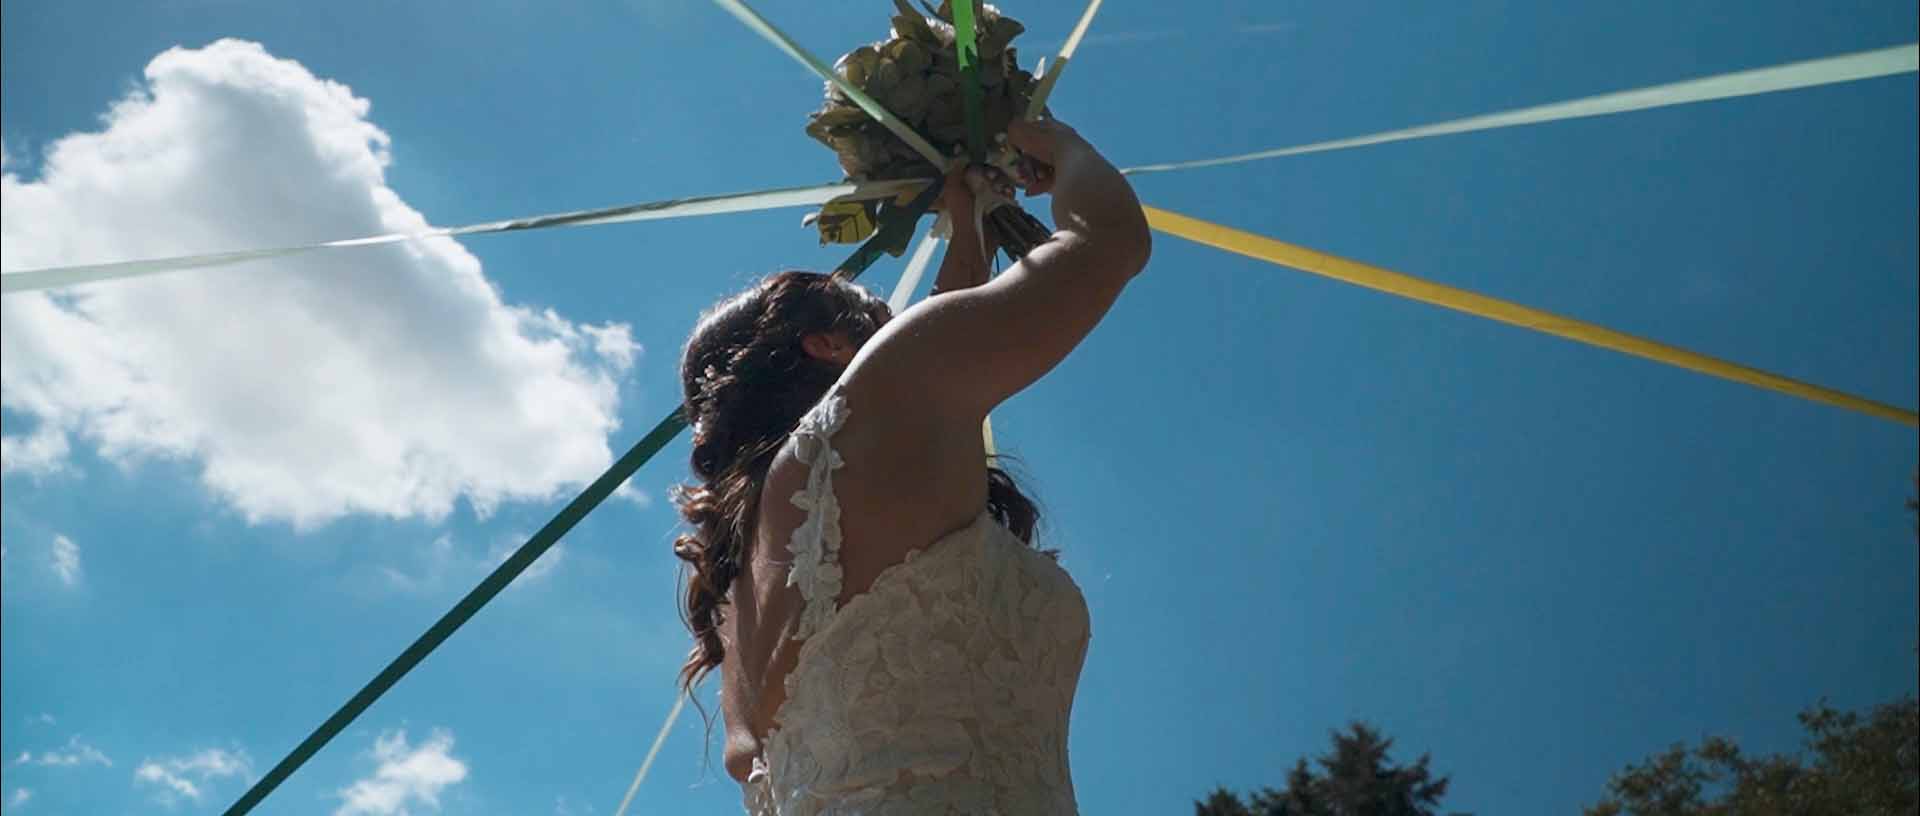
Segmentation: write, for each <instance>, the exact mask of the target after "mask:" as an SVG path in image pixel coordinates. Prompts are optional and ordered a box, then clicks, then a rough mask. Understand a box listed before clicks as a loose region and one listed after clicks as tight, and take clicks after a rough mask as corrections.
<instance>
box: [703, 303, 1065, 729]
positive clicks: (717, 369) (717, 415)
mask: <svg viewBox="0 0 1920 816" xmlns="http://www.w3.org/2000/svg"><path fill="white" fill-rule="evenodd" d="M891 316H892V314H891V312H890V311H889V310H888V309H887V305H886V303H885V302H884V301H881V300H880V299H879V298H877V297H875V296H874V295H873V294H872V293H870V292H868V291H866V290H865V289H862V288H860V287H859V286H856V285H854V284H853V283H850V282H848V281H844V280H841V279H839V278H835V277H832V276H829V275H822V274H817V273H813V272H802V271H787V272H781V273H779V274H777V275H773V276H772V277H769V278H767V279H765V280H762V281H760V282H759V283H757V284H754V285H753V286H751V287H749V288H748V289H747V290H746V291H744V292H741V293H739V294H737V295H734V296H733V297H730V298H728V299H726V300H724V301H721V302H720V303H719V305H716V306H715V307H713V308H712V309H711V310H709V311H708V312H707V313H706V314H705V315H703V316H702V317H701V319H700V323H699V325H698V326H696V327H695V328H694V330H693V335H692V337H690V338H689V339H688V340H687V347H686V350H685V351H684V352H683V353H682V355H681V358H680V381H681V385H682V387H683V388H684V390H685V396H686V403H685V411H686V416H687V418H688V420H689V421H690V422H691V423H692V425H693V455H692V467H693V476H694V479H695V481H694V482H693V483H691V484H685V485H680V486H678V487H677V488H675V489H674V491H673V501H674V503H675V504H676V505H677V506H678V507H679V508H680V515H681V517H682V518H683V519H685V520H686V523H687V525H688V527H690V528H691V529H690V530H689V531H688V532H686V533H685V534H683V535H681V536H679V537H678V538H677V539H675V540H674V542H673V554H674V555H675V556H678V557H679V558H680V560H682V561H684V562H686V565H687V571H686V586H685V591H686V609H685V622H686V625H687V631H688V632H690V633H692V635H693V641H694V644H693V649H692V651H691V652H689V653H688V655H687V660H686V663H685V664H684V665H682V666H681V668H680V686H681V689H682V690H683V691H686V692H691V691H692V690H693V687H694V686H695V685H698V684H699V682H700V681H701V680H702V679H703V678H705V677H706V675H707V673H708V672H711V671H712V670H713V669H714V668H715V667H717V666H719V665H720V661H721V659H722V658H723V657H724V656H725V655H726V646H725V645H724V644H723V643H722V641H721V640H720V631H719V626H720V622H721V620H722V619H723V617H724V615H725V614H726V612H725V608H726V606H727V604H728V599H727V593H728V590H729V589H731V588H732V586H733V581H734V579H735V578H736V577H738V576H739V574H740V564H741V563H742V562H743V561H744V560H745V559H746V558H747V557H748V555H749V553H748V548H749V547H750V546H751V545H752V542H753V532H754V526H755V523H756V518H755V511H756V510H757V509H758V508H759V505H760V488H761V484H762V483H763V482H764V481H765V480H766V476H767V469H768V468H769V467H771V466H772V464H773V458H774V455H775V454H777V453H779V451H780V448H781V446H782V445H784V444H785V442H786V439H787V436H788V434H790V433H792V432H793V429H794V428H795V427H796V426H797V425H799V423H800V417H801V416H803V415H805V414H806V412H807V411H808V410H809V409H811V408H812V407H813V406H814V405H815V404H816V403H818V402H819V401H820V399H821V398H822V397H824V396H826V393H827V389H828V388H830V387H832V386H833V384H834V382H835V381H837V380H838V379H839V377H840V374H841V371H842V369H841V368H840V367H839V366H837V365H834V364H832V363H829V362H826V361H823V360H818V359H815V358H813V357H812V356H810V355H808V354H807V353H806V351H805V350H804V349H803V348H801V340H802V339H803V338H805V337H806V336H807V335H810V334H821V333H831V332H842V331H844V332H846V333H847V335H848V336H849V337H850V338H852V340H853V341H854V343H855V344H856V345H858V344H861V343H865V342H866V341H867V340H868V339H869V338H871V337H872V336H873V335H874V333H875V332H877V331H879V329H880V326H881V325H882V324H884V323H886V321H887V320H888V319H889V318H890V317H891ZM987 509H988V512H989V513H991V514H992V515H993V517H994V518H995V519H996V520H997V521H999V522H1000V523H1001V524H1003V525H1005V526H1006V527H1007V529H1008V530H1010V531H1011V532H1013V533H1014V535H1016V536H1018V537H1019V538H1020V540H1022V541H1025V542H1028V543H1029V544H1031V543H1032V540H1033V532H1034V527H1035V526H1036V525H1037V524H1038V523H1039V520H1040V512H1039V508H1038V507H1036V506H1035V505H1034V503H1033V501H1032V500H1031V499H1028V498H1027V497H1026V495H1025V494H1023V493H1021V492H1020V489H1019V487H1018V486H1017V485H1016V484H1015V482H1014V480H1013V478H1012V477H1011V476H1009V475H1008V474H1007V473H1006V471H1004V470H1002V469H1001V468H999V467H992V466H990V467H988V469H987Z"/></svg>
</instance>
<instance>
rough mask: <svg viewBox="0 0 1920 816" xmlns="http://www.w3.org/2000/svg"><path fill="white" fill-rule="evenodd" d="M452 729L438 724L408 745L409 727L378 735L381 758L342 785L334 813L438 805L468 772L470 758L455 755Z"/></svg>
mask: <svg viewBox="0 0 1920 816" xmlns="http://www.w3.org/2000/svg"><path fill="white" fill-rule="evenodd" d="M452 752H453V735H452V734H451V733H448V732H447V731H444V730H439V729H436V730H434V732H433V733H432V734H431V735H430V736H428V737H427V740H426V742H423V743H421V744H420V746H419V747H410V746H408V745H407V732H406V731H405V730H400V731H390V732H387V733H385V734H381V735H380V736H379V737H378V738H376V739H375V740H374V743H373V751H372V756H373V759H374V761H376V762H378V763H380V765H379V767H377V768H375V769H374V772H373V775H372V776H369V777H366V778H363V779H359V780H356V781H354V783H353V784H352V785H349V786H347V787H345V788H342V789H341V790H340V798H341V799H342V800H343V801H342V803H341V805H340V807H339V809H337V810H335V811H334V812H333V816H362V814H365V816H399V815H400V814H407V813H410V812H411V811H409V810H408V805H410V804H414V803H419V804H422V805H425V806H427V807H428V808H430V809H433V810H439V809H440V793H441V792H442V791H444V790H446V788H447V787H448V786H450V785H454V784H458V783H459V782H460V781H462V780H464V779H466V778H467V763H466V762H464V761H462V760H461V759H459V758H458V757H455V756H453V753H452Z"/></svg>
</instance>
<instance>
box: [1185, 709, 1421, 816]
mask: <svg viewBox="0 0 1920 816" xmlns="http://www.w3.org/2000/svg"><path fill="white" fill-rule="evenodd" d="M1332 737H1333V750H1332V751H1331V752H1329V753H1327V754H1323V755H1321V756H1319V757H1317V758H1316V759H1315V763H1316V764H1317V765H1318V766H1319V768H1318V770H1316V769H1315V768H1314V767H1312V766H1310V765H1308V764H1307V760H1306V759H1304V758H1302V759H1300V760H1298V761H1296V762H1295V763H1294V765H1293V770H1291V771H1289V772H1288V773H1287V780H1286V785H1285V787H1282V788H1279V789H1274V788H1270V787H1263V788H1261V789H1260V790H1257V791H1253V792H1252V793H1250V794H1249V795H1248V798H1247V799H1246V800H1242V799H1241V798H1240V797H1239V796H1238V795H1236V794H1234V793H1233V792H1232V791H1230V790H1227V789H1226V788H1224V787H1223V788H1218V789H1216V790H1214V792H1213V793H1212V794H1209V795H1208V797H1207V798H1206V799H1205V800H1202V801H1198V802H1194V803H1193V813H1194V816H1434V815H1435V814H1436V813H1438V812H1439V811H1438V810H1437V809H1438V808H1439V806H1440V798H1441V797H1443V796H1445V795H1446V794H1447V784H1448V781H1449V780H1448V778H1447V777H1444V776H1442V777H1439V778H1437V779H1436V778H1434V776H1433V772H1432V771H1431V770H1430V769H1429V768H1428V767H1427V765H1428V761H1429V757H1428V755H1426V754H1422V755H1421V756H1420V758H1419V759H1417V760H1414V761H1413V763H1412V764H1409V765H1395V764H1394V763H1393V761H1392V759H1391V758H1390V757H1389V756H1388V755H1387V751H1388V750H1390V749H1391V748H1392V747H1393V740H1391V739H1388V738H1386V737H1384V736H1382V735H1381V734H1380V732H1379V731H1378V730H1377V729H1375V728H1373V727H1372V726H1369V725H1367V724H1365V723H1359V722H1356V723H1352V724H1350V725H1348V726H1347V730H1346V731H1345V732H1340V731H1335V732H1333V734H1332Z"/></svg>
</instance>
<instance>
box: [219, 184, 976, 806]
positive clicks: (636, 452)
mask: <svg viewBox="0 0 1920 816" xmlns="http://www.w3.org/2000/svg"><path fill="white" fill-rule="evenodd" d="M941 184H942V180H941V179H935V180H934V181H933V183H931V184H929V185H927V188H926V189H925V190H922V191H920V194H919V195H917V196H915V197H914V198H913V200H912V201H911V202H909V203H907V204H906V205H904V206H898V207H893V208H891V209H889V210H888V211H887V212H886V213H884V214H883V216H882V218H881V227H880V230H879V232H877V233H875V234H874V236H873V237H872V238H870V239H868V240H867V242H866V243H865V244H862V245H860V248H859V249H857V250H854V253H853V255H852V256H850V257H848V258H847V260H846V262H844V263H842V264H840V266H839V268H838V269H836V270H835V271H834V274H836V275H840V276H842V277H845V278H848V279H853V278H857V277H859V275H860V273H862V272H865V271H866V269H867V267H869V266H872V265H873V262H874V261H876V260H879V258H880V255H881V254H883V253H885V252H887V251H888V249H889V248H891V247H894V246H896V245H897V246H899V247H901V248H904V247H905V246H906V244H907V242H908V241H909V240H911V239H912V237H913V230H914V226H915V224H917V223H918V222H919V220H920V216H921V215H924V214H925V213H926V211H927V209H928V208H930V207H932V206H933V202H934V200H935V199H936V198H937V197H938V196H939V195H940V187H941ZM686 427H687V419H686V416H685V414H684V413H683V412H682V409H681V408H679V407H676V408H674V409H673V411H672V412H670V413H668V414H667V416H666V417H665V418H664V419H661V420H660V422H659V423H658V424H656V425H654V426H653V430H651V431H648V432H647V435H646V436H644V437H641V438H640V441H639V442H637V443H635V444H634V446H633V448H632V449H631V450H628V451H627V453H626V455H624V456H621V457H620V458H619V460H617V461H615V462H614V463H613V466H612V467H610V468H607V472H605V473H602V474H600V478H598V479H595V480H593V483H592V484H590V485H588V486H587V488H586V489H585V490H582V491H581V492H580V495H578V496H575V497H574V499H573V501H571V502H568V503H567V506H566V507H565V508H563V509H562V510H561V511H560V514H559V515H557V516H554V517H553V520H552V521H549V522H547V524H546V526H544V527H541V528H540V531H539V532H537V533H534V534H533V537H532V538H529V539H527V543H525V544H522V545H520V549H518V550H515V551H514V552H513V555H511V556H508V558H507V560H505V561H503V562H501V563H500V566H498V567H495V568H494V570H493V572H492V573H491V574H489V575H488V576H487V577H486V578H485V579H483V580H481V581H480V585H479V586H477V587H474V588H473V591H471V592H468V593H467V595H466V597H464V598H461V599H460V602H459V603H456V604H454V605H453V608H452V609H450V610H448V611H447V613H446V614H445V615H442V616H440V620H438V621H435V622H434V624H433V625H432V626H430V627H428V628H427V631H426V632H425V633H424V634H422V635H420V637H419V638H417V639H415V640H414V641H413V644H412V645H410V646H408V647H407V648H406V649H405V650H404V651H402V652H401V653H400V656H399V657H396V658H394V659H393V662H391V663H388V664H387V667H386V668H384V669H381V670H380V673H379V674H377V675H374V678H373V680H371V681H369V682H368V683H367V684H366V685H365V686H363V687H361V689H360V691H359V692H357V693H355V694H354V695H353V697H352V698H350V699H348V700H347V702H346V704H345V705H342V706H340V708H339V710H337V711H335V712H333V716H331V717H328V718H327V719H326V721H325V722H323V723H321V724H320V727H319V728H315V729H314V730H313V733H312V734H309V735H307V738H306V739H304V740H301V742H300V744H299V745H297V746H294V749H293V751H292V752H291V753H289V754H287V756H286V757H285V758H284V759H281V760H280V761H279V763H277V764H275V765H274V766H273V769H272V770H270V771H267V774H266V776H263V777H261V778H260V781H258V782H255V783H254V784H253V787H251V788H248V789H247V792H246V793H244V794H242V795H241V796H240V799H239V801H236V802H234V803H233V806H232V807H229V808H227V810H226V816H241V815H242V814H245V813H248V812H250V811H252V810H253V808H254V807H255V806H256V805H259V804H260V802H261V801H262V800H264V799H266V798H267V794H270V793H272V792H273V791H274V789H275V788H278V787H279V786H280V783H282V782H285V781H286V780H287V777H289V776H292V775H293V772H294V771H296V770H299V769H300V766H302V765H304V764H306V762H307V760H309V759H312V758H313V755H314V754H317V753H319V752H320V749H321V748H324V747H326V745H327V743H328V742H331V741H332V740H333V738H334V737H336V736H339V734H340V732H341V731H344V730H346V727H347V726H348V725H351V724H352V723H353V721H354V720H355V719H357V718H359V716H360V715H361V714H362V713H364V712H366V710H367V709H368V708H369V707H371V706H372V705H373V703H374V701H376V700H379V699H380V696H381V695H383V694H386V693H387V690H388V689H390V688H393V686H394V684H395V683H398V682H400V678H402V677H405V676H406V675H407V672H410V671H413V668H414V667H415V666H417V665H419V664H420V661H422V660H425V659H426V658H427V655H429V654H432V653H433V650H434V649H437V648H439V647H440V644H441V643H444V642H446V640H447V638H449V637H452V636H453V633H454V632H455V631H456V630H458V629H459V628H460V627H461V626H462V625H463V624H465V623H466V622H467V621H468V620H469V619H470V618H472V617H473V616H474V615H475V614H476V613H478V612H479V611H480V609H481V607H484V606H486V605H487V602H488V601H491V600H493V598H494V596H496V595H499V594H500V592H501V591H502V590H504V589H506V588H507V585H508V584H511V583H513V581H514V579H515V578H518V577H520V574H521V573H523V572H526V570H527V568H528V567H531V566H533V562H534V561H537V560H539V558H540V556H541V555H543V554H545V553H546V551H547V550H549V549H551V548H552V547H553V545H554V544H557V543H559V541H560V538H561V536H564V535H566V534H567V532H568V531H569V530H572V529H573V527H574V525H576V524H579V523H580V520H581V519H584V518H586V517H587V514H588V513H591V512H593V510H594V508H596V507H599V506H600V503H601V502H603V501H606V499H607V497H608V496H611V495H613V491H614V490H616V489H618V488H619V487H620V485H622V484H624V483H625V482H626V481H627V479H629V478H631V477H632V476H633V474H634V473H635V472H637V471H639V470H640V466H642V465H645V464H646V463H647V461H648V460H650V459H652V458H653V456H654V454H657V453H659V452H660V449H661V448H664V447H666V446H667V443H668V442H671V441H673V438H674V437H676V436H679V435H680V432H681V431H682V430H684V429H685V428H686Z"/></svg>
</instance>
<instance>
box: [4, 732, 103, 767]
mask: <svg viewBox="0 0 1920 816" xmlns="http://www.w3.org/2000/svg"><path fill="white" fill-rule="evenodd" d="M13 764H14V765H15V766H20V765H41V766H45V767H49V768H71V767H74V766H78V765H103V766H105V767H108V768H111V767H113V760H112V759H109V758H108V757H107V755H106V754H105V753H104V752H102V751H101V750H100V749H98V748H95V747H93V746H91V745H88V744H86V743H85V742H82V741H81V740H80V735H79V734H75V735H73V736H71V737H68V738H67V745H66V747H65V748H64V749H60V750H54V751H42V752H40V755H39V756H35V755H34V753H33V752H32V751H22V752H20V755H19V756H17V757H14V759H13Z"/></svg>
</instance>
